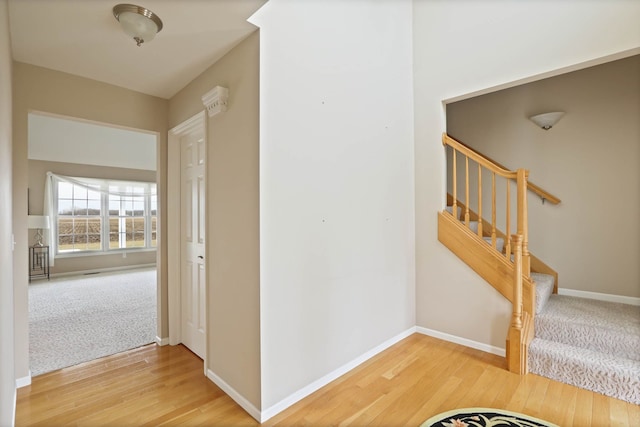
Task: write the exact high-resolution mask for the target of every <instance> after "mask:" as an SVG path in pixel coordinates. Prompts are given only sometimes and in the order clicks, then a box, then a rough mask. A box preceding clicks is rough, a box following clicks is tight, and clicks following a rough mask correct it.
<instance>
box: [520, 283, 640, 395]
mask: <svg viewBox="0 0 640 427" xmlns="http://www.w3.org/2000/svg"><path fill="white" fill-rule="evenodd" d="M529 371H530V372H532V373H534V374H538V375H541V376H543V377H547V378H551V379H554V380H557V381H561V382H563V383H567V384H571V385H574V386H577V387H580V388H585V389H588V390H592V391H595V392H598V393H601V394H604V395H607V396H611V397H615V398H617V399H621V400H625V401H627V402H631V403H635V404H636V405H640V307H637V306H632V305H628V304H619V303H613V302H606V301H597V300H591V299H585V298H576V297H569V296H564V295H550V297H549V298H548V300H547V301H546V302H545V303H544V304H541V306H540V310H539V311H538V312H537V316H536V319H535V338H534V339H533V341H531V344H530V345H529Z"/></svg>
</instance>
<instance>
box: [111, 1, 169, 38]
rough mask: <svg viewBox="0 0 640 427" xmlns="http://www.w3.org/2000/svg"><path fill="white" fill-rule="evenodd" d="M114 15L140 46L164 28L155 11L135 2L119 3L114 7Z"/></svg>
mask: <svg viewBox="0 0 640 427" xmlns="http://www.w3.org/2000/svg"><path fill="white" fill-rule="evenodd" d="M113 16H115V17H116V19H117V20H118V22H120V25H122V29H123V30H124V32H125V33H127V34H128V35H129V36H131V37H133V39H134V40H135V41H136V43H137V44H138V46H140V45H141V44H142V43H144V42H147V43H148V42H150V41H151V40H153V38H154V37H155V36H156V33H159V32H160V30H162V21H161V20H160V18H159V17H158V15H156V14H155V13H153V12H151V11H150V10H149V9H147V8H144V7H142V6H136V5H135V4H118V5H116V6H114V7H113Z"/></svg>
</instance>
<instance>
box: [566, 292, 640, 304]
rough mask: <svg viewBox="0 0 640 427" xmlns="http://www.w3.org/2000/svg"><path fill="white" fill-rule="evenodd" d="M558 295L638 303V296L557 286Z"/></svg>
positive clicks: (639, 300) (639, 301)
mask: <svg viewBox="0 0 640 427" xmlns="http://www.w3.org/2000/svg"><path fill="white" fill-rule="evenodd" d="M558 295H567V296H570V297H579V298H588V299H597V300H600V301H609V302H620V303H623V304H630V305H636V306H638V305H640V298H636V297H626V296H623V295H612V294H601V293H599V292H589V291H578V290H575V289H567V288H559V289H558Z"/></svg>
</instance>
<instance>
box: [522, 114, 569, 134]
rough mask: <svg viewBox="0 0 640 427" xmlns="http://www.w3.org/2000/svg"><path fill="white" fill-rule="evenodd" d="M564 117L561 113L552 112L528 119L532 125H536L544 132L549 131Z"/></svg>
mask: <svg viewBox="0 0 640 427" xmlns="http://www.w3.org/2000/svg"><path fill="white" fill-rule="evenodd" d="M562 116H564V112H563V111H554V112H553V113H544V114H538V115H536V116H531V117H529V120H531V121H532V122H533V123H535V124H537V125H538V126H540V127H541V128H542V129H544V130H549V129H551V128H552V127H553V125H555V124H556V123H558V121H559V120H560V119H561V118H562Z"/></svg>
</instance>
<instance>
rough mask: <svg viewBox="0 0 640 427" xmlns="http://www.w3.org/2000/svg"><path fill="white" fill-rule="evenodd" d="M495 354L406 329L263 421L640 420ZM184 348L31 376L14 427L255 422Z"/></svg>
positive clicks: (149, 349) (621, 406) (639, 412)
mask: <svg viewBox="0 0 640 427" xmlns="http://www.w3.org/2000/svg"><path fill="white" fill-rule="evenodd" d="M505 366H506V364H505V361H504V359H503V358H501V357H498V356H495V355H492V354H489V353H484V352H481V351H478V350H473V349H470V348H467V347H463V346H459V345H456V344H452V343H449V342H445V341H441V340H438V339H435V338H431V337H428V336H424V335H420V334H414V335H412V336H410V337H408V338H406V339H405V340H403V341H401V342H400V343H398V344H396V345H395V346H393V347H391V348H389V349H388V350H386V351H384V352H382V353H380V354H378V355H377V356H375V357H374V358H372V359H370V360H369V361H367V362H365V363H364V364H362V365H360V366H359V367H357V368H356V369H354V370H352V371H351V372H349V373H348V374H346V375H344V376H342V377H340V378H339V379H337V380H336V381H334V382H332V383H331V384H329V385H327V386H325V387H323V388H322V389H320V390H318V391H317V392H315V393H313V394H312V395H310V396H308V397H307V398H305V399H303V400H302V401H300V402H298V403H297V404H296V405H293V406H292V407H290V408H288V409H287V410H286V411H284V412H282V413H280V414H278V415H276V416H275V417H274V418H272V419H271V420H269V421H268V422H267V423H265V425H269V426H290V425H296V426H299V425H308V426H328V425H339V426H347V425H352V426H360V425H380V426H395V425H398V426H405V425H408V426H412V425H413V426H418V425H419V424H420V423H421V422H423V421H424V420H425V419H427V418H429V417H430V416H432V415H435V414H437V413H439V412H442V411H446V410H449V409H452V408H462V407H472V406H483V407H494V408H504V409H508V410H512V411H517V412H523V413H525V414H529V415H532V416H535V417H538V418H542V419H545V420H548V421H550V422H553V423H555V424H558V425H561V426H580V427H583V426H608V425H618V426H640V407H639V406H637V405H633V404H630V403H626V402H623V401H621V400H617V399H611V398H608V397H605V396H602V395H599V394H596V393H592V392H589V391H586V390H582V389H579V388H576V387H573V386H569V385H566V384H562V383H559V382H556V381H552V380H549V379H546V378H543V377H539V376H537V375H533V374H530V375H527V376H523V377H520V376H517V375H515V374H511V373H509V372H508V371H506V370H505ZM257 424H258V423H257V422H256V421H255V420H254V419H253V418H251V417H250V416H249V415H248V414H247V413H246V412H245V411H244V410H243V409H242V408H240V406H238V405H237V404H236V403H235V402H234V401H233V400H231V398H229V397H228V396H227V395H226V394H224V393H223V392H222V391H221V390H220V389H219V388H218V387H217V386H216V385H214V384H213V383H212V382H211V381H209V380H208V379H207V378H206V377H205V376H204V374H203V365H202V361H201V360H200V359H198V358H197V357H196V356H195V355H194V354H193V353H191V352H190V351H189V350H187V349H186V348H185V347H182V346H176V347H170V346H166V347H158V346H156V345H155V344H154V345H149V346H146V347H142V348H139V349H135V350H131V351H128V352H125V353H121V354H118V355H114V356H109V357H106V358H103V359H99V360H95V361H92V362H87V363H84V364H82V365H78V366H75V367H71V368H66V369H62V370H60V371H56V372H51V373H48V374H44V375H41V376H38V377H35V378H33V383H32V384H31V385H30V386H28V387H24V388H21V389H20V390H18V402H17V410H16V425H17V426H27V425H35V426H58V425H75V426H104V425H113V426H156V425H204V426H217V425H224V426H235V425H239V426H243V425H257Z"/></svg>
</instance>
